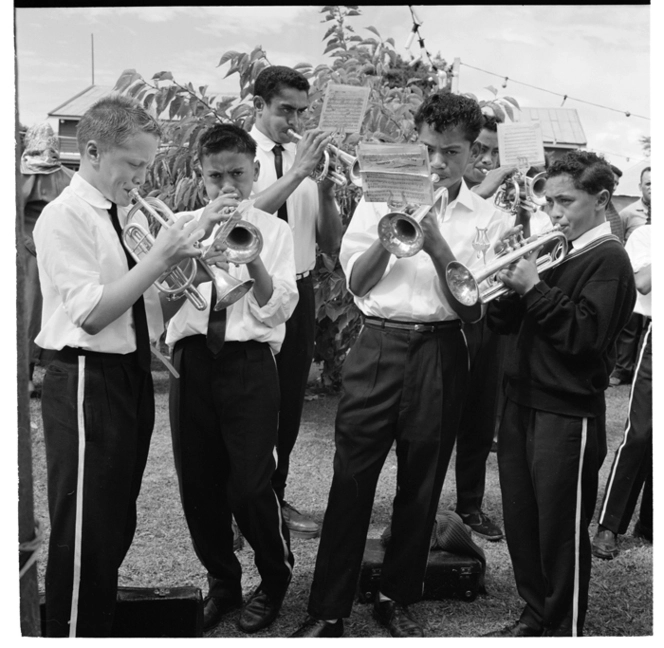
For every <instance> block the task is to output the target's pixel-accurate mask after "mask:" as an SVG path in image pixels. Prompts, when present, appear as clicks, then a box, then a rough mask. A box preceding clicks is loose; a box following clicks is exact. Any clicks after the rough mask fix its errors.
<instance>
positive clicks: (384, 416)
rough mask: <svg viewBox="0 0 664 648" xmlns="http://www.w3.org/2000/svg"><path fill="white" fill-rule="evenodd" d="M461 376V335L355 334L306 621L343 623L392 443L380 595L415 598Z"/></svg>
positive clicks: (452, 434)
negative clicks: (393, 480) (393, 466)
mask: <svg viewBox="0 0 664 648" xmlns="http://www.w3.org/2000/svg"><path fill="white" fill-rule="evenodd" d="M467 367H468V352H467V349H466V345H465V343H464V340H463V336H462V334H461V330H460V328H458V327H450V328H445V329H441V330H440V331H438V332H436V333H418V332H414V331H392V330H390V331H387V330H384V331H381V330H376V329H374V328H370V327H369V326H367V325H365V326H364V328H363V329H362V331H361V333H360V335H359V337H358V339H357V341H356V343H355V345H354V346H353V348H352V350H351V351H350V353H349V355H348V358H347V359H346V362H345V364H344V368H343V374H342V388H343V394H342V397H341V400H340V402H339V409H338V412H337V417H336V426H335V444H336V452H335V456H334V477H333V480H332V486H331V488H330V494H329V499H328V504H327V510H326V511H325V518H324V520H323V528H322V532H321V540H320V546H319V549H318V556H317V559H316V568H315V572H314V579H313V584H312V587H311V594H310V597H309V613H310V614H311V615H312V616H314V617H316V618H319V619H321V618H322V619H333V618H338V617H347V616H349V615H350V612H351V609H352V604H353V598H354V595H355V589H356V587H357V580H358V577H359V572H360V567H361V564H362V555H363V552H364V544H365V541H366V537H367V531H368V528H369V523H370V520H371V510H372V506H373V500H374V495H375V491H376V483H377V481H378V477H379V475H380V471H381V468H382V466H383V463H384V462H385V458H386V457H387V454H388V452H389V451H390V448H391V447H392V444H393V443H394V442H395V441H396V454H397V464H398V466H397V494H396V497H395V498H394V505H393V514H392V538H391V540H390V544H389V545H388V548H387V552H386V554H385V559H384V562H383V569H382V576H381V583H380V591H381V592H383V594H385V595H386V596H388V597H390V598H392V599H394V600H396V601H398V602H400V603H403V604H409V603H413V602H414V601H417V600H418V599H420V598H421V596H422V586H423V582H424V573H425V570H426V564H427V559H428V556H429V541H430V538H431V529H432V527H433V522H434V518H435V515H436V508H437V506H438V499H439V497H440V492H441V489H442V486H443V480H444V478H445V472H446V471H447V466H448V463H449V459H450V455H451V453H452V449H453V447H454V440H455V438H456V432H457V426H458V423H459V415H460V404H461V397H462V395H463V393H464V390H465V388H466V382H467Z"/></svg>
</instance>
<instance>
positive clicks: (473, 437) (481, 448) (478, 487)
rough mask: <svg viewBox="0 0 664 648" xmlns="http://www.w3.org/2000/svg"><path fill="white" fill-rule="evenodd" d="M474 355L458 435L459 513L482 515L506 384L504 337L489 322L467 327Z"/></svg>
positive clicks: (457, 478)
mask: <svg viewBox="0 0 664 648" xmlns="http://www.w3.org/2000/svg"><path fill="white" fill-rule="evenodd" d="M463 332H464V334H465V336H466V341H467V343H468V352H469V355H470V381H469V385H468V394H467V396H466V399H465V401H464V407H463V413H462V415H461V424H460V426H459V433H458V434H457V450H456V465H455V470H456V490H457V505H456V510H457V512H458V513H479V512H480V511H481V510H482V500H483V499H484V483H485V478H486V460H487V458H488V456H489V453H490V452H491V444H492V443H493V436H494V433H495V431H496V417H497V406H498V396H499V391H500V384H501V380H502V358H503V355H502V352H501V351H502V344H501V342H502V339H503V338H502V337H501V336H500V335H498V334H497V333H494V332H493V331H491V329H489V327H488V326H487V324H486V319H485V318H482V319H481V320H480V321H479V322H475V323H474V324H464V326H463Z"/></svg>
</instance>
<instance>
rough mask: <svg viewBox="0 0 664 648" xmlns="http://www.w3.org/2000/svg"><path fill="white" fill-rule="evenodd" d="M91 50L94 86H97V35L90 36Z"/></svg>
mask: <svg viewBox="0 0 664 648" xmlns="http://www.w3.org/2000/svg"><path fill="white" fill-rule="evenodd" d="M90 49H91V51H92V85H94V84H95V35H94V34H90Z"/></svg>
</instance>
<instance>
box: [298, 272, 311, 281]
mask: <svg viewBox="0 0 664 648" xmlns="http://www.w3.org/2000/svg"><path fill="white" fill-rule="evenodd" d="M310 275H311V270H305V271H304V272H298V273H297V274H296V275H295V280H296V281H302V279H306V278H307V277H309V276H310Z"/></svg>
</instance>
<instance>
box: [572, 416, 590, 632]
mask: <svg viewBox="0 0 664 648" xmlns="http://www.w3.org/2000/svg"><path fill="white" fill-rule="evenodd" d="M587 440H588V419H587V418H584V419H583V421H582V423H581V451H580V453H579V474H578V476H577V479H576V515H575V518H574V597H573V602H572V636H573V637H576V636H577V634H576V633H577V624H578V622H579V558H580V550H579V547H580V543H581V505H582V502H581V485H582V479H583V458H584V456H585V454H586V442H587Z"/></svg>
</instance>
